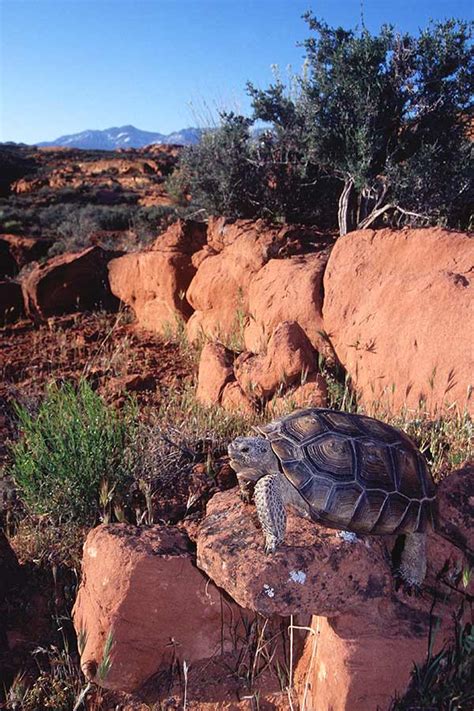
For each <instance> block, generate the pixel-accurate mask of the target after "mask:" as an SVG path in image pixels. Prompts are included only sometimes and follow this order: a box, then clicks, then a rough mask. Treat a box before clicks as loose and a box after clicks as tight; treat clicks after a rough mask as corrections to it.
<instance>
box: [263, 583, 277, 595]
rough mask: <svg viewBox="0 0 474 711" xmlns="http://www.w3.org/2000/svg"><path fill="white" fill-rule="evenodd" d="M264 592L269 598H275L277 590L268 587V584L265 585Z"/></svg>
mask: <svg viewBox="0 0 474 711" xmlns="http://www.w3.org/2000/svg"><path fill="white" fill-rule="evenodd" d="M263 592H264V593H265V595H267V596H268V597H275V590H274V589H273V588H271V587H270V585H267V584H266V583H264V585H263Z"/></svg>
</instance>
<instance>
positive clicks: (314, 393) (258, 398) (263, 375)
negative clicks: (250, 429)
mask: <svg viewBox="0 0 474 711" xmlns="http://www.w3.org/2000/svg"><path fill="white" fill-rule="evenodd" d="M317 361H318V357H317V353H316V351H315V350H314V348H313V346H312V345H311V342H310V341H309V339H308V338H307V336H306V334H305V332H304V331H303V329H302V328H301V327H300V326H299V325H298V323H296V321H284V322H282V323H281V324H280V325H279V326H277V328H275V331H274V332H273V334H272V335H271V338H270V340H269V342H268V348H267V350H266V353H261V354H260V355H257V354H254V353H250V352H248V351H245V352H244V353H241V354H240V355H238V356H236V354H235V353H234V352H233V351H231V350H229V349H228V348H225V347H224V346H223V345H222V344H220V343H212V342H208V343H206V344H205V346H204V348H203V350H202V352H201V358H200V361H199V373H198V386H197V391H196V397H197V399H198V400H199V401H200V402H202V403H203V404H204V405H222V407H224V409H226V410H229V411H240V412H244V413H252V412H254V411H255V409H256V408H260V407H262V406H265V405H267V404H268V405H269V408H270V411H271V413H272V414H277V413H278V414H280V413H282V412H283V411H285V409H286V410H287V409H288V406H289V405H290V404H293V406H295V407H304V406H313V407H325V406H326V404H327V386H326V383H325V381H324V379H323V377H322V376H321V375H320V373H318V362H317Z"/></svg>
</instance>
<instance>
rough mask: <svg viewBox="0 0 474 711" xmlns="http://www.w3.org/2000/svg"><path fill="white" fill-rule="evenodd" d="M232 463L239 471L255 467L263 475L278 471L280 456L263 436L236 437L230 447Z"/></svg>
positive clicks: (235, 469) (233, 467)
mask: <svg viewBox="0 0 474 711" xmlns="http://www.w3.org/2000/svg"><path fill="white" fill-rule="evenodd" d="M228 452H229V457H230V465H231V467H232V469H234V471H236V472H237V473H239V472H241V471H242V470H244V469H253V470H255V471H256V472H259V473H261V476H264V475H265V474H269V473H270V472H274V471H278V469H279V468H278V458H277V456H276V455H275V453H274V452H273V449H272V446H271V444H270V442H269V441H268V440H267V439H264V438H263V437H236V438H235V439H234V440H233V441H232V442H231V443H230V444H229V447H228Z"/></svg>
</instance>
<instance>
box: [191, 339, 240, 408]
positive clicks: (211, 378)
mask: <svg viewBox="0 0 474 711" xmlns="http://www.w3.org/2000/svg"><path fill="white" fill-rule="evenodd" d="M234 358H235V353H233V352H232V351H231V350H230V349H229V348H226V347H225V346H223V345H222V343H211V342H210V341H209V342H208V343H205V344H204V347H203V349H202V351H201V357H200V359H199V373H198V386H197V390H196V397H197V399H198V400H199V402H201V403H202V404H203V405H215V404H218V403H221V401H222V393H223V391H224V388H225V386H226V385H227V384H228V383H230V382H232V381H235V376H234V368H233V364H234Z"/></svg>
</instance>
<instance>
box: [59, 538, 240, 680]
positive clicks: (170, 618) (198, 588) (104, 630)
mask: <svg viewBox="0 0 474 711" xmlns="http://www.w3.org/2000/svg"><path fill="white" fill-rule="evenodd" d="M233 608H234V609H233ZM73 617H74V625H75V629H76V632H77V634H78V636H79V639H81V640H83V642H84V647H83V651H82V655H81V667H82V669H83V671H84V674H85V676H86V677H87V678H88V679H90V680H93V681H95V682H96V683H98V684H100V685H101V686H103V687H105V688H108V689H119V690H122V691H129V692H132V691H136V690H138V689H139V688H140V687H141V686H142V685H143V684H144V683H145V682H146V681H147V680H148V679H149V678H150V677H151V676H152V675H155V678H156V677H159V675H160V674H164V675H165V677H166V676H167V674H168V672H169V670H170V668H171V667H172V666H173V665H174V664H180V665H182V663H183V662H184V661H185V662H186V663H187V664H188V665H189V664H193V663H194V662H197V661H199V660H205V659H210V658H212V657H213V656H215V655H216V654H220V653H223V652H225V651H227V650H229V649H231V648H233V643H232V640H231V634H232V630H233V632H235V631H238V630H237V629H236V628H235V625H236V624H237V627H238V623H239V619H240V615H239V614H238V612H237V610H236V608H235V606H233V605H232V604H231V603H229V601H227V600H224V599H223V597H222V595H221V593H220V592H219V590H218V589H217V588H216V587H215V585H213V584H212V583H210V582H209V581H208V580H207V578H206V577H205V576H204V575H203V574H202V573H201V572H200V571H199V570H197V568H196V567H195V566H194V565H193V557H192V555H191V553H190V550H189V543H188V539H187V538H186V536H185V535H184V534H182V533H181V532H179V531H178V530H177V529H174V528H168V527H165V526H160V525H155V526H153V527H151V528H146V529H145V528H135V527H132V526H126V525H122V524H116V525H112V526H105V525H103V526H99V527H98V528H96V529H94V530H92V531H91V532H90V533H89V535H88V537H87V540H86V543H85V546H84V558H83V567H82V583H81V586H80V589H79V593H78V597H77V600H76V604H75V606H74V611H73ZM107 640H108V641H109V642H108V646H109V648H110V659H109V662H110V663H109V665H107V664H104V655H106V650H107ZM104 650H105V651H104ZM101 665H102V666H101ZM105 669H106V670H107V671H106V672H105V671H104V670H105Z"/></svg>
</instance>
